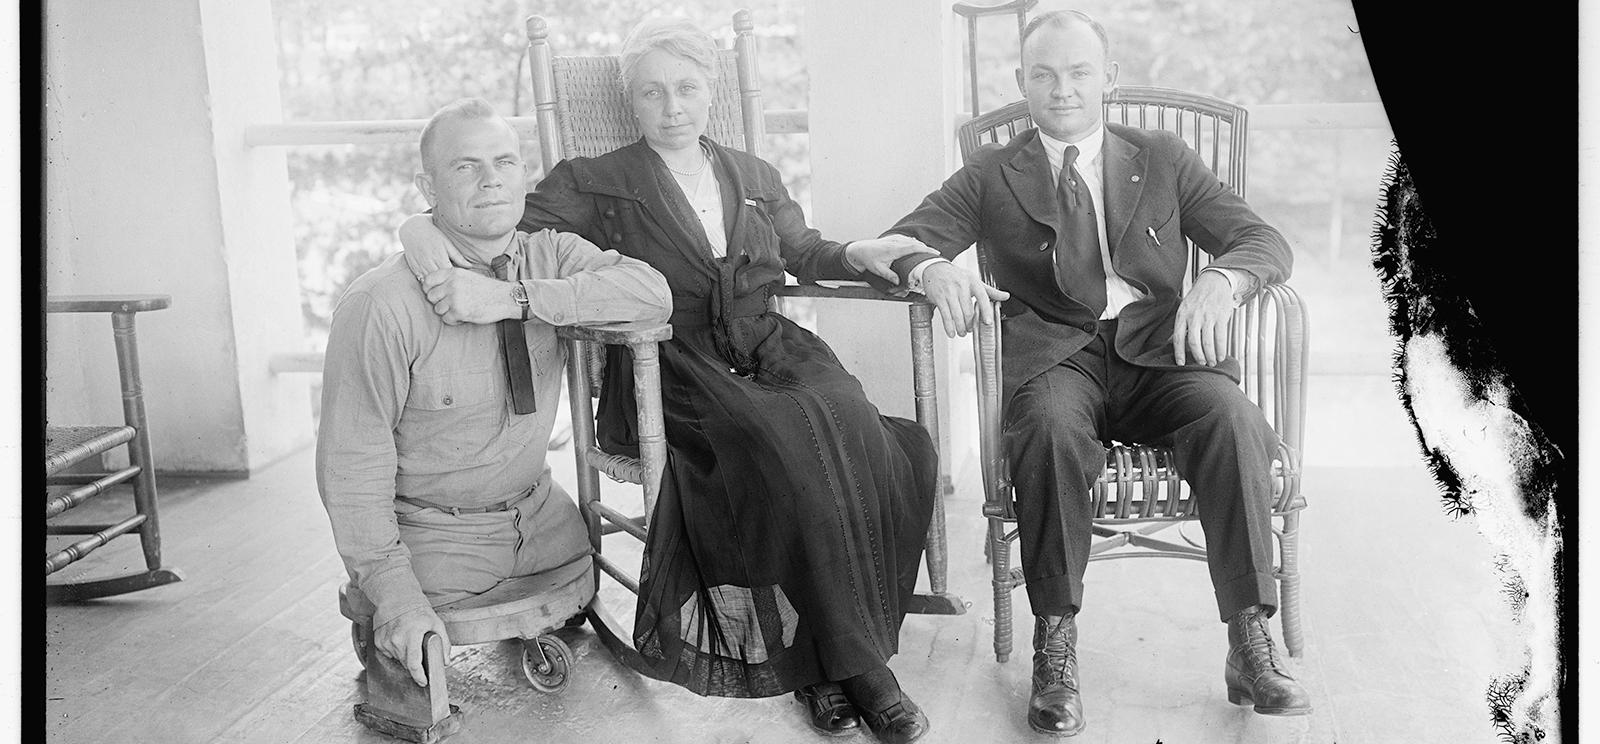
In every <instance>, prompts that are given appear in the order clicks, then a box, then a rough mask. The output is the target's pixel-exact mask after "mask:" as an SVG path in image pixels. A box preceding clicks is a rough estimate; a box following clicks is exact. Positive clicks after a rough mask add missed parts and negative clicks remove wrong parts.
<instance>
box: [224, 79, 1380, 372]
mask: <svg viewBox="0 0 1600 744" xmlns="http://www.w3.org/2000/svg"><path fill="white" fill-rule="evenodd" d="M961 120H964V117H963V118H962V119H961ZM507 121H509V122H510V123H511V126H512V128H514V129H515V130H516V131H517V133H518V134H519V135H520V136H522V137H523V138H525V139H533V138H534V137H536V136H537V133H538V130H537V126H536V124H535V123H534V117H531V116H513V117H508V118H507ZM426 123H427V121H426V120H425V119H384V120H374V121H318V122H285V123H281V124H258V125H255V126H251V127H246V128H245V130H244V141H245V145H246V146H248V147H307V146H327V145H372V144H405V143H409V142H415V141H416V140H417V138H418V137H419V136H421V134H422V127H423V125H424V124H426ZM959 123H960V121H959V120H958V121H956V122H952V124H951V131H952V132H953V131H955V126H956V124H959ZM1250 128H1251V130H1252V131H1254V132H1261V131H1274V130H1276V131H1318V130H1320V131H1328V132H1334V133H1336V136H1335V137H1334V140H1333V147H1334V162H1335V167H1337V166H1338V165H1339V164H1340V163H1341V159H1342V157H1343V154H1342V149H1343V148H1342V146H1341V144H1340V140H1341V139H1342V137H1341V136H1338V135H1337V133H1340V132H1345V131H1356V130H1370V129H1387V128H1389V119H1388V116H1387V115H1386V114H1385V113H1384V110H1383V105H1382V104H1379V103H1271V104H1256V105H1252V106H1250ZM766 129H767V134H807V133H809V132H810V117H809V115H808V112H807V111H806V110H805V109H773V110H769V111H767V112H766ZM1343 208H1344V204H1343V196H1342V194H1341V192H1340V189H1339V188H1338V187H1337V185H1336V184H1335V185H1334V187H1333V188H1331V189H1330V205H1329V228H1328V230H1329V232H1328V238H1329V246H1330V248H1329V250H1330V251H1331V252H1332V253H1331V254H1330V255H1332V256H1333V257H1334V258H1337V254H1338V250H1339V243H1340V241H1341V240H1342V237H1343V229H1344V228H1343V223H1344V219H1343V216H1342V212H1343ZM268 368H269V369H270V370H271V372H272V373H273V374H286V373H288V374H293V373H311V374H321V373H322V354H320V353H318V352H283V353H278V354H273V355H271V356H270V357H269V358H268Z"/></svg>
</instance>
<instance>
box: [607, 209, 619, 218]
mask: <svg viewBox="0 0 1600 744" xmlns="http://www.w3.org/2000/svg"><path fill="white" fill-rule="evenodd" d="M606 216H607V217H615V216H617V210H615V209H607V210H606Z"/></svg>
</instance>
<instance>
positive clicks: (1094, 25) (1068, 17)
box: [1018, 10, 1111, 61]
mask: <svg viewBox="0 0 1600 744" xmlns="http://www.w3.org/2000/svg"><path fill="white" fill-rule="evenodd" d="M1073 21H1079V22H1082V23H1087V24H1089V28H1090V29H1092V30H1093V31H1094V35H1095V36H1098V37H1100V48H1101V49H1104V50H1105V53H1106V60H1107V61H1110V59H1111V39H1110V38H1109V37H1107V36H1106V27H1105V26H1102V25H1100V22H1099V21H1097V20H1095V19H1094V18H1092V17H1090V16H1089V14H1088V13H1085V12H1083V11H1081V10H1052V11H1050V12H1049V13H1044V14H1042V15H1040V16H1037V17H1035V18H1034V19H1033V20H1031V21H1028V25H1027V26H1024V27H1023V29H1022V43H1021V44H1020V45H1019V46H1018V48H1019V49H1023V48H1026V47H1027V46H1028V37H1030V36H1032V35H1033V32H1034V31H1037V30H1039V29H1040V28H1043V27H1044V26H1057V27H1060V26H1066V25H1068V24H1070V23H1072V22H1073Z"/></svg>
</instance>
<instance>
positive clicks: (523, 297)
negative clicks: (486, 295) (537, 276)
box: [511, 282, 529, 320]
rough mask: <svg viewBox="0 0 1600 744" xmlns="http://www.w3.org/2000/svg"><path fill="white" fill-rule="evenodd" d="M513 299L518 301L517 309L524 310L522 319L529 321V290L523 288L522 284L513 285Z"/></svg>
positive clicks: (515, 283) (514, 283)
mask: <svg viewBox="0 0 1600 744" xmlns="http://www.w3.org/2000/svg"><path fill="white" fill-rule="evenodd" d="M511 299H513V300H515V301H516V303H517V307H520V308H522V319H523V320H527V319H528V310H529V306H528V288H527V287H524V286H522V282H512V283H511Z"/></svg>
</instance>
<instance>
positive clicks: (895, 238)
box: [844, 235, 939, 284]
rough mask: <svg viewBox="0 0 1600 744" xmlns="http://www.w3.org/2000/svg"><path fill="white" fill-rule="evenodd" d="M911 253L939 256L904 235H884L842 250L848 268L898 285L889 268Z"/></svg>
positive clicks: (918, 241) (851, 244) (853, 243)
mask: <svg viewBox="0 0 1600 744" xmlns="http://www.w3.org/2000/svg"><path fill="white" fill-rule="evenodd" d="M913 253H926V254H928V257H929V258H934V257H936V256H938V255H939V252H938V251H936V250H934V249H932V248H929V247H928V246H926V245H924V244H923V242H922V241H920V240H917V239H916V238H912V237H907V236H905V235H885V236H883V237H881V238H873V239H871V240H857V241H855V242H852V243H850V244H849V245H847V246H845V248H844V258H845V261H847V262H849V264H850V267H851V268H853V269H855V270H857V271H862V272H868V271H870V272H872V273H874V274H877V275H878V276H881V277H883V278H884V279H887V280H889V281H891V282H894V283H896V284H898V283H899V282H900V277H899V276H898V275H896V274H895V273H894V268H893V267H892V266H891V264H893V263H894V262H895V261H896V260H899V259H900V258H903V257H905V256H909V255H911V254H913Z"/></svg>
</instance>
